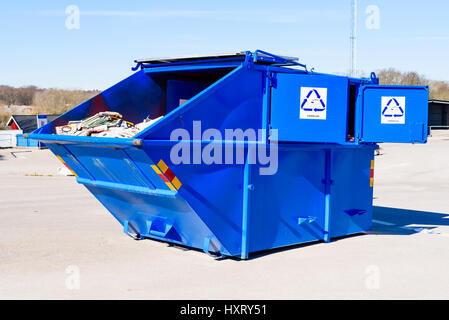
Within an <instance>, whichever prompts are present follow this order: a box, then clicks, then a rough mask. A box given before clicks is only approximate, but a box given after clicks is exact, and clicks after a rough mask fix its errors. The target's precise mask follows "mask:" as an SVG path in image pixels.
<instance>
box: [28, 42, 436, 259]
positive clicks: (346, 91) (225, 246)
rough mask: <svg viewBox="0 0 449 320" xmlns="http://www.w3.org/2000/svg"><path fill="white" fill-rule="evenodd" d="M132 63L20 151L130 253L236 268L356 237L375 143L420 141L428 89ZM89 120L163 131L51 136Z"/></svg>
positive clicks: (247, 57) (367, 201) (234, 62)
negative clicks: (148, 251)
mask: <svg viewBox="0 0 449 320" xmlns="http://www.w3.org/2000/svg"><path fill="white" fill-rule="evenodd" d="M136 62H137V66H136V68H135V71H136V70H138V71H137V72H135V73H134V74H132V75H131V76H130V77H128V78H127V79H125V80H123V81H121V82H119V83H117V84H116V85H114V86H113V87H111V88H109V89H107V90H105V91H104V92H102V93H101V94H99V95H97V96H96V97H94V98H92V99H90V100H88V101H86V102H84V103H82V104H81V105H79V106H77V107H76V108H74V109H72V110H70V111H68V112H67V113H65V114H63V115H61V116H60V117H58V118H56V119H55V120H54V121H52V122H50V123H48V124H47V125H45V126H43V127H41V128H39V129H37V130H36V131H34V132H33V133H32V134H29V135H28V137H29V138H32V139H36V140H39V141H41V142H45V143H46V144H47V146H48V147H49V148H50V149H51V151H52V152H53V153H54V154H55V155H56V156H57V157H59V159H60V160H61V161H63V162H64V163H65V164H66V165H67V166H68V167H69V168H71V170H73V171H74V173H75V175H76V179H77V181H78V182H79V183H81V184H84V185H85V186H86V188H87V189H88V190H89V191H90V192H91V193H92V194H93V195H94V196H95V197H96V198H97V199H98V200H99V201H100V202H101V203H102V204H103V205H104V206H105V207H106V208H107V209H108V210H109V212H110V213H111V214H112V215H113V216H114V217H115V218H116V219H117V220H118V221H119V222H120V223H121V224H122V225H123V227H124V230H125V232H126V233H128V234H130V235H132V236H133V237H135V238H138V239H142V238H152V239H158V240H163V241H166V242H169V243H175V244H179V245H183V246H188V247H193V248H197V249H202V250H204V251H205V252H206V253H209V254H214V255H217V256H236V257H240V258H242V259H246V258H248V255H249V254H250V253H253V252H257V251H261V250H267V249H272V248H279V247H284V246H289V245H294V244H300V243H306V242H312V241H320V240H323V241H326V242H328V241H330V240H331V239H332V238H336V237H340V236H345V235H349V234H356V233H361V232H364V231H367V230H369V229H370V228H371V220H372V196H373V169H374V150H375V149H376V148H377V145H376V143H379V142H402V143H425V142H426V139H427V134H426V128H427V99H428V89H427V87H409V86H384V85H379V81H378V79H377V78H376V76H375V75H374V74H371V77H370V78H366V79H365V78H364V79H356V78H349V77H344V76H335V75H328V74H322V73H316V72H313V71H309V70H307V67H306V66H305V65H303V64H301V63H299V62H298V61H297V59H295V58H289V57H283V56H277V55H273V54H270V53H267V52H264V51H261V50H256V51H254V52H250V51H247V52H239V53H236V54H223V55H214V56H203V57H184V58H165V59H163V58H161V59H145V60H137V61H136ZM101 111H116V112H119V113H121V114H123V115H124V116H126V118H127V119H128V120H129V121H133V122H139V121H142V119H144V118H146V117H147V116H149V117H150V118H157V117H160V116H163V118H162V119H161V120H159V121H157V122H155V123H154V124H152V125H151V126H149V127H148V128H147V129H145V130H143V131H141V132H140V133H138V134H137V135H136V136H134V137H133V138H126V139H125V138H104V137H103V138H100V137H79V136H65V135H64V136H63V135H57V134H55V127H56V126H59V125H64V124H66V123H67V122H68V121H71V120H80V119H83V118H86V117H89V116H92V115H95V114H96V113H98V112H101Z"/></svg>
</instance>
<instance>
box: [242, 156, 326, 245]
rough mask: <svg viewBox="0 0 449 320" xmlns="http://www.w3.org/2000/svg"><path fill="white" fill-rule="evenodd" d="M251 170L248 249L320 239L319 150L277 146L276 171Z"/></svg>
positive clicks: (321, 174)
mask: <svg viewBox="0 0 449 320" xmlns="http://www.w3.org/2000/svg"><path fill="white" fill-rule="evenodd" d="M252 172H253V175H252V178H251V179H252V181H251V183H252V184H253V185H254V190H253V191H251V204H250V210H251V214H250V217H249V219H248V220H249V221H248V225H249V228H250V233H249V234H250V241H249V245H250V251H252V252H254V251H260V250H266V249H272V248H278V247H283V246H288V245H293V244H299V243H305V242H310V241H315V240H322V239H323V234H324V230H323V225H324V184H323V179H324V151H323V150H301V148H296V150H283V149H282V148H280V150H279V167H278V171H277V173H276V174H274V175H267V176H263V175H259V170H258V169H253V170H252Z"/></svg>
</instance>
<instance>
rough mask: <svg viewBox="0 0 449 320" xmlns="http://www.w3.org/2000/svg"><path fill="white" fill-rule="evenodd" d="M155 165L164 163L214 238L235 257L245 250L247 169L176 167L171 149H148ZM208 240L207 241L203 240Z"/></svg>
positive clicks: (236, 167) (182, 196) (202, 165)
mask: <svg viewBox="0 0 449 320" xmlns="http://www.w3.org/2000/svg"><path fill="white" fill-rule="evenodd" d="M145 151H146V152H147V154H148V155H149V157H150V158H151V159H153V160H154V162H158V161H160V160H159V159H161V160H162V161H163V162H164V163H165V164H166V165H167V166H168V168H169V169H170V171H171V172H172V175H173V176H175V177H176V178H177V179H178V180H179V182H180V183H181V186H180V188H179V190H178V196H179V197H181V198H183V199H185V200H186V202H187V203H188V204H189V206H190V207H191V208H192V210H193V212H194V214H196V215H197V216H198V217H199V218H200V219H201V221H203V223H204V224H205V225H206V226H207V227H208V229H210V230H211V231H212V233H213V236H214V238H215V239H216V240H217V242H218V243H220V244H221V245H222V246H223V247H224V248H225V249H226V250H227V252H229V253H230V254H231V255H237V254H239V253H240V249H241V228H242V183H243V180H242V179H243V174H242V173H243V165H224V164H210V165H207V164H183V163H181V164H173V163H172V161H171V159H170V147H169V146H167V147H155V146H154V147H148V148H147V147H146V148H145ZM203 240H204V239H203Z"/></svg>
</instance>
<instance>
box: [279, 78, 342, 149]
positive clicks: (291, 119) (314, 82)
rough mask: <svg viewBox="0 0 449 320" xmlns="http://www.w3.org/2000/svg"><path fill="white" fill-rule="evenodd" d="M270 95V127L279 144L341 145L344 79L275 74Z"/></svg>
mask: <svg viewBox="0 0 449 320" xmlns="http://www.w3.org/2000/svg"><path fill="white" fill-rule="evenodd" d="M276 78H277V81H276V82H277V83H276V85H274V86H273V88H272V93H271V127H272V128H273V129H278V130H279V138H278V139H279V141H292V142H297V141H298V142H331V143H345V142H346V138H347V136H346V133H347V116H348V79H347V78H344V77H335V76H326V75H313V74H312V75H303V74H277V76H276Z"/></svg>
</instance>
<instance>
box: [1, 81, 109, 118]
mask: <svg viewBox="0 0 449 320" xmlns="http://www.w3.org/2000/svg"><path fill="white" fill-rule="evenodd" d="M99 92H100V91H98V90H63V89H41V88H38V87H36V86H26V87H21V88H14V87H11V86H6V85H0V104H2V105H6V106H33V107H34V108H33V109H34V110H35V112H36V113H47V114H59V113H63V112H65V111H67V110H69V109H71V108H73V107H75V106H77V105H78V104H80V103H81V102H83V101H85V100H87V99H89V98H91V97H93V96H94V95H97V94H98V93H99Z"/></svg>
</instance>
